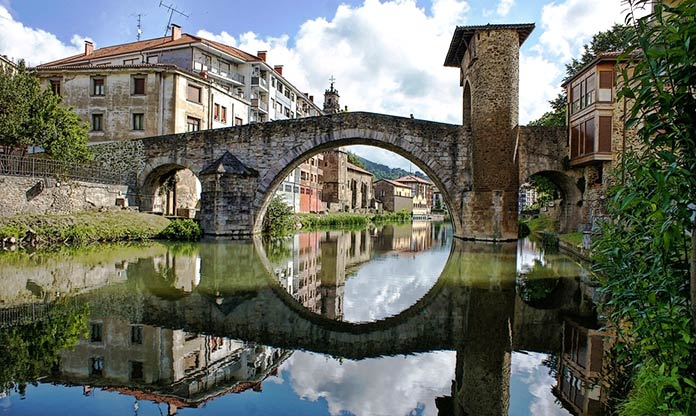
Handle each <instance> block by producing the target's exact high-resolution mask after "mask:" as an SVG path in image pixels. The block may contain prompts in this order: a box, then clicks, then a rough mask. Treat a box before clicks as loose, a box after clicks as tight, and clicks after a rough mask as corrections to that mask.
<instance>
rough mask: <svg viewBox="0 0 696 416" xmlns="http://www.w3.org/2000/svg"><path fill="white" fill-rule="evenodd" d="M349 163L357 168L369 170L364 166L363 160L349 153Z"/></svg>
mask: <svg viewBox="0 0 696 416" xmlns="http://www.w3.org/2000/svg"><path fill="white" fill-rule="evenodd" d="M348 162H349V163H352V164H354V165H355V166H357V167H359V168H363V169H365V170H367V168H366V167H365V164H363V162H362V160H360V158H359V157H358V155H356V154H353V153H350V152H348Z"/></svg>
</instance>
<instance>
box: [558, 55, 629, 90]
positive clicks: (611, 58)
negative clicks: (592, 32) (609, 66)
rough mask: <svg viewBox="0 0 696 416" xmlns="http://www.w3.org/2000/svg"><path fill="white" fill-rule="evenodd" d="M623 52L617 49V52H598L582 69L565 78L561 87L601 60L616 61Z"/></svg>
mask: <svg viewBox="0 0 696 416" xmlns="http://www.w3.org/2000/svg"><path fill="white" fill-rule="evenodd" d="M622 53H623V51H615V52H602V53H599V54H597V56H595V58H594V59H592V60H591V61H590V62H588V63H586V64H585V65H583V66H582V67H581V68H580V69H578V70H577V71H575V73H574V74H573V75H571V76H569V77H568V78H566V79H565V80H563V83H562V84H561V87H564V88H565V86H566V85H568V84H570V83H571V82H572V81H573V80H574V79H575V78H577V77H578V76H580V75H581V74H582V73H583V72H585V71H587V70H588V69H589V68H591V67H593V66H595V65H597V64H598V63H600V62H607V61H610V62H616V61H617V60H618V59H619V56H621V54H622Z"/></svg>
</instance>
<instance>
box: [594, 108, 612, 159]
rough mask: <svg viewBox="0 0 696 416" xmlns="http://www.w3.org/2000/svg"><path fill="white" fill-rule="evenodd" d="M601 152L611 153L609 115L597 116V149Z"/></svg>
mask: <svg viewBox="0 0 696 416" xmlns="http://www.w3.org/2000/svg"><path fill="white" fill-rule="evenodd" d="M597 151H598V152H601V153H611V116H599V149H598V150H597Z"/></svg>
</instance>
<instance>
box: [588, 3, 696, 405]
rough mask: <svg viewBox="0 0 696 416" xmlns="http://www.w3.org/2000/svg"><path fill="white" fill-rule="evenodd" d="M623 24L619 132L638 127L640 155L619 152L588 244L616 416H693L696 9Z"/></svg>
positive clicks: (657, 7) (659, 6) (662, 11)
mask: <svg viewBox="0 0 696 416" xmlns="http://www.w3.org/2000/svg"><path fill="white" fill-rule="evenodd" d="M646 3H647V0H636V1H630V2H629V6H631V9H634V8H637V7H640V6H646ZM627 23H628V24H629V26H630V27H632V31H633V39H634V40H633V41H632V42H631V44H632V45H634V47H632V48H629V49H628V50H627V51H626V52H625V54H624V58H625V59H629V60H632V62H631V64H630V71H628V70H624V71H623V73H622V78H623V82H622V85H623V86H624V87H623V88H621V90H620V92H619V98H620V99H621V98H624V99H627V100H629V102H632V103H633V106H632V108H631V110H630V113H629V114H628V117H627V124H626V126H627V128H635V129H636V130H637V135H638V140H639V142H640V146H636V147H639V148H640V149H639V151H626V152H625V153H624V154H622V155H621V159H620V161H619V163H618V164H617V167H616V169H615V171H614V174H615V177H614V178H613V181H614V183H615V184H616V185H615V186H614V187H613V188H612V189H611V190H610V195H609V197H610V199H609V202H610V203H609V207H608V210H609V214H610V218H611V221H607V223H605V224H604V226H603V228H602V234H601V236H600V238H599V239H598V241H597V242H596V245H595V246H594V247H593V259H594V260H595V262H596V268H597V271H598V272H599V275H600V276H601V284H602V291H603V292H604V295H605V296H606V298H607V299H608V300H607V301H606V302H605V303H604V304H603V305H602V309H603V311H602V313H604V314H605V315H606V316H607V317H608V318H609V323H610V324H611V325H612V326H613V328H614V330H615V332H616V335H617V339H616V345H615V347H614V350H615V352H616V357H617V360H618V363H617V364H615V365H614V367H621V368H623V369H625V371H626V372H627V375H628V385H629V386H630V393H629V394H628V398H627V400H625V401H624V402H623V403H622V404H620V405H619V406H618V407H619V414H620V415H639V414H640V415H648V414H649V415H658V414H659V415H672V416H677V415H682V416H684V415H694V414H696V326H695V325H696V308H695V307H696V264H695V263H696V247H695V245H696V244H695V243H696V223H694V219H693V215H694V212H695V211H696V207H694V202H695V201H696V174H695V173H694V172H696V152H694V149H696V95H694V91H696V71H694V65H695V63H696V50H695V49H696V42H693V40H694V38H695V37H696V2H693V1H687V2H681V4H680V5H678V6H674V7H667V6H665V5H664V4H663V3H662V2H656V3H655V4H654V14H653V16H651V17H650V18H648V19H645V18H640V19H639V18H637V17H635V16H634V15H633V13H632V11H631V13H630V14H629V17H628V19H627ZM624 383H626V381H625V380H624V381H621V384H624ZM619 390H623V388H621V387H620V388H619ZM621 400H623V398H618V399H617V401H621Z"/></svg>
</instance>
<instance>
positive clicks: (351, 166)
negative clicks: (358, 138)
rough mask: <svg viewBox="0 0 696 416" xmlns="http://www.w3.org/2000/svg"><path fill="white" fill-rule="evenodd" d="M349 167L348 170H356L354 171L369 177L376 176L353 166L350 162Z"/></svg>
mask: <svg viewBox="0 0 696 416" xmlns="http://www.w3.org/2000/svg"><path fill="white" fill-rule="evenodd" d="M347 167H348V169H350V170H354V171H356V172H360V173H364V174H367V175H370V176H375V175H373V174H372V172H370V171H369V170H365V169H363V168H361V167H360V166H357V165H354V164H352V163H350V162H348V164H347Z"/></svg>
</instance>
